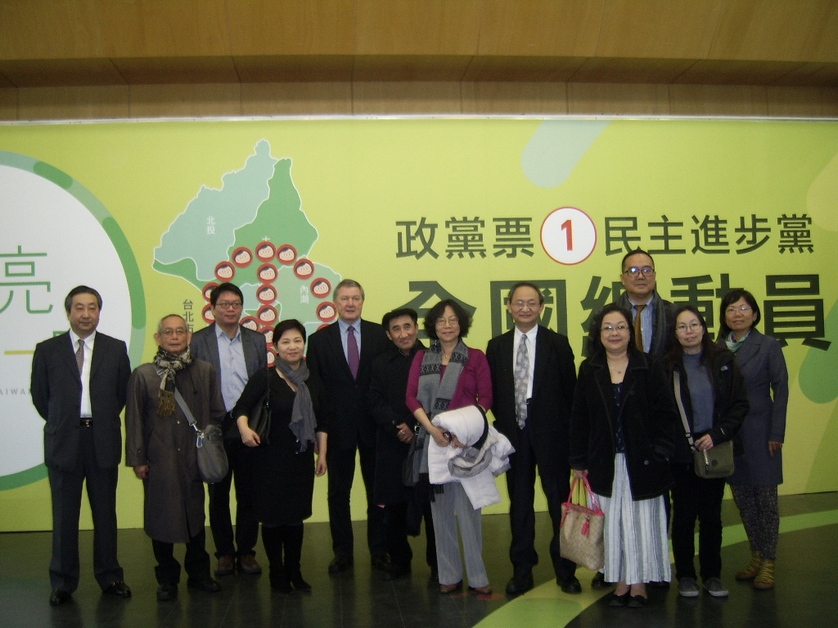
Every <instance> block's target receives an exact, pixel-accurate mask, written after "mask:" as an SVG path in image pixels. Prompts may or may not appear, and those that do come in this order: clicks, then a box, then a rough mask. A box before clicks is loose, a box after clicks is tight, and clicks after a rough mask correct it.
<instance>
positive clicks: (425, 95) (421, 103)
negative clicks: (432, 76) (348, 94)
mask: <svg viewBox="0 0 838 628" xmlns="http://www.w3.org/2000/svg"><path fill="white" fill-rule="evenodd" d="M352 113H353V114H356V115H399V114H406V115H412V114H442V115H444V114H460V113H462V104H461V96H460V84H459V83H375V82H366V83H355V84H354V85H353V86H352Z"/></svg>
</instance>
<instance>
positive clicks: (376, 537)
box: [306, 279, 390, 574]
mask: <svg viewBox="0 0 838 628" xmlns="http://www.w3.org/2000/svg"><path fill="white" fill-rule="evenodd" d="M334 300H335V307H336V308H337V311H338V320H337V321H335V322H334V323H332V324H331V325H329V326H327V327H324V328H323V329H320V330H318V331H316V332H315V333H313V334H312V335H311V336H310V337H309V341H308V351H307V354H306V358H307V362H308V368H309V370H311V371H312V372H314V373H316V374H317V375H318V376H319V377H320V379H321V380H322V381H323V384H324V386H325V388H326V400H325V403H324V409H323V410H322V411H321V414H322V415H323V416H322V417H321V416H318V417H317V418H318V423H319V422H320V421H322V422H323V423H324V424H325V425H326V431H328V433H329V471H328V483H329V488H328V504H329V528H330V530H331V533H332V550H333V551H334V554H335V557H334V560H332V562H331V563H330V564H329V573H333V574H335V573H340V572H342V571H346V570H347V569H349V568H350V567H351V566H352V565H353V564H354V554H355V552H354V544H355V541H354V535H353V533H352V517H351V510H350V495H351V492H352V483H353V480H354V477H355V457H356V450H357V451H358V453H359V454H360V460H361V476H362V477H363V480H364V488H365V489H366V494H367V545H368V546H369V550H370V556H371V560H372V564H373V566H375V567H378V568H382V569H383V568H385V567H386V565H387V554H386V545H385V538H384V530H383V517H384V515H383V510H382V509H381V508H379V507H378V506H377V505H376V504H375V503H374V500H373V483H374V479H375V438H376V424H375V420H374V419H373V416H372V414H371V412H370V410H369V407H368V404H367V393H368V391H369V386H370V378H371V374H372V363H373V360H374V359H375V358H376V356H378V355H379V354H381V353H383V352H384V351H386V350H387V348H388V347H389V345H390V342H389V340H388V339H387V335H386V333H385V332H384V328H383V327H382V326H381V325H378V324H376V323H371V322H369V321H365V320H362V319H361V313H362V312H363V309H364V290H363V288H362V287H361V284H359V283H358V282H357V281H354V280H352V279H344V280H343V281H341V282H340V283H339V284H338V285H337V286H336V287H335V291H334Z"/></svg>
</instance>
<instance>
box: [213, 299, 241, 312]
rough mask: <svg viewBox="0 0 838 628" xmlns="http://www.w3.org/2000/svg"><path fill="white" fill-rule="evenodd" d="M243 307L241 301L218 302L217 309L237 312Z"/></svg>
mask: <svg viewBox="0 0 838 628" xmlns="http://www.w3.org/2000/svg"><path fill="white" fill-rule="evenodd" d="M241 306H242V302H241V301H217V302H216V304H215V307H217V308H218V309H220V310H227V309H231V310H237V309H239V308H240V307H241Z"/></svg>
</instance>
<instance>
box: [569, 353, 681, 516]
mask: <svg viewBox="0 0 838 628" xmlns="http://www.w3.org/2000/svg"><path fill="white" fill-rule="evenodd" d="M619 414H620V415H621V416H622V422H623V435H624V439H625V445H626V466H627V468H628V475H629V484H630V486H631V494H632V497H633V499H634V500H635V501H636V500H641V499H650V498H652V497H657V496H658V495H663V493H664V492H665V491H666V490H667V489H668V488H669V487H670V486H672V472H671V471H670V467H669V458H671V457H672V456H673V454H674V453H675V445H674V440H673V439H674V435H675V428H676V425H677V424H676V422H677V421H678V420H679V419H678V410H677V408H676V407H675V398H674V396H673V394H672V388H671V386H670V385H669V378H668V377H667V374H666V371H665V368H664V366H663V364H662V363H661V362H660V361H659V360H657V359H655V358H652V357H650V356H648V355H646V354H644V353H641V352H639V351H637V350H636V349H634V348H631V347H630V348H629V362H628V367H627V369H626V374H625V378H624V379H623V383H622V405H621V407H620V410H619ZM618 419H619V416H618V410H617V408H616V405H615V403H614V394H613V385H612V383H611V376H610V375H609V372H608V364H607V362H606V359H605V354H604V353H601V352H600V353H597V354H595V355H594V356H593V357H591V358H588V359H587V360H585V361H584V362H583V363H582V366H581V367H580V368H579V379H578V381H577V384H576V394H575V395H574V400H573V413H572V416H571V421H570V466H571V467H572V468H573V469H587V470H588V480H589V482H590V484H591V488H592V489H593V491H594V492H595V493H598V494H600V495H605V496H606V497H610V496H611V488H612V486H613V483H614V456H615V454H616V446H615V432H616V427H617V421H618Z"/></svg>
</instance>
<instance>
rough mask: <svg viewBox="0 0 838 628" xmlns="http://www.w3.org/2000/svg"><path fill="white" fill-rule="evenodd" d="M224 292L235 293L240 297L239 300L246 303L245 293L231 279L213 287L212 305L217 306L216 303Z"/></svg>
mask: <svg viewBox="0 0 838 628" xmlns="http://www.w3.org/2000/svg"><path fill="white" fill-rule="evenodd" d="M222 292H233V293H235V294H236V295H237V296H238V297H239V300H240V301H241V302H242V305H244V295H243V294H242V291H241V289H240V288H239V287H238V286H237V285H236V284H234V283H230V282H229V281H227V282H225V283H220V284H218V285H217V286H216V287H215V288H213V289H212V291H211V292H210V305H212V306H213V307H215V303H216V301H218V297H220V296H221V293H222Z"/></svg>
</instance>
